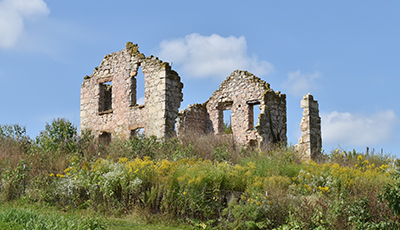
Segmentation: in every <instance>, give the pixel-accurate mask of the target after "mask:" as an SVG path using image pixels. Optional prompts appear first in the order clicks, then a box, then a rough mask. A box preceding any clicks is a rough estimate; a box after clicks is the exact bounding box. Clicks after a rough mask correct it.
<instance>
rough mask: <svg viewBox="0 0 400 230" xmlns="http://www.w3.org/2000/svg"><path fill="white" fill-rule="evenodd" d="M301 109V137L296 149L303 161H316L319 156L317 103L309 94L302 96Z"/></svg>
mask: <svg viewBox="0 0 400 230" xmlns="http://www.w3.org/2000/svg"><path fill="white" fill-rule="evenodd" d="M301 108H303V118H302V119H301V123H300V129H301V131H302V136H301V137H300V138H299V143H298V144H297V145H296V149H297V150H298V151H300V152H301V153H302V154H303V158H304V159H313V160H315V159H317V158H318V157H319V156H320V154H321V149H322V138H321V118H320V116H319V109H318V101H316V100H314V97H313V96H312V95H310V94H307V95H304V97H303V100H301Z"/></svg>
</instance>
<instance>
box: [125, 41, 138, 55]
mask: <svg viewBox="0 0 400 230" xmlns="http://www.w3.org/2000/svg"><path fill="white" fill-rule="evenodd" d="M125 49H126V50H127V51H128V52H129V53H130V54H131V55H137V54H139V53H140V52H139V46H138V44H133V43H132V42H127V43H126V45H125Z"/></svg>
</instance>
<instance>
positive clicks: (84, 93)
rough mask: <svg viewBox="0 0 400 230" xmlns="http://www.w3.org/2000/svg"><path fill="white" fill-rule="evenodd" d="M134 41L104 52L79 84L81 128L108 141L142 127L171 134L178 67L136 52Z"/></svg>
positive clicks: (178, 99) (179, 98) (177, 101)
mask: <svg viewBox="0 0 400 230" xmlns="http://www.w3.org/2000/svg"><path fill="white" fill-rule="evenodd" d="M138 48H139V47H138V45H137V44H132V43H131V42H128V43H127V44H126V47H125V49H123V50H121V51H118V52H115V53H111V54H109V55H106V56H104V59H103V61H102V62H101V64H100V66H99V67H96V68H95V70H94V72H93V74H91V75H90V76H86V77H85V78H84V81H83V83H82V87H81V125H80V127H81V130H86V129H90V130H92V131H94V132H95V133H96V134H97V135H98V136H99V137H104V138H106V139H107V140H108V139H109V137H110V134H111V136H118V137H121V138H128V137H130V136H131V135H133V134H134V133H136V132H135V130H137V129H139V128H144V134H145V135H146V136H151V135H155V136H157V137H159V138H162V137H172V136H174V135H175V120H176V118H177V116H178V110H179V107H180V103H181V102H182V100H183V99H182V98H183V94H182V88H183V84H182V83H181V79H180V77H179V75H178V73H177V72H175V71H174V70H172V69H171V67H170V66H169V64H168V63H166V62H162V61H161V60H158V58H157V57H153V56H148V57H145V55H144V54H142V53H140V52H139V50H138ZM139 67H141V68H142V71H143V75H144V81H145V93H144V97H145V102H144V105H138V104H137V100H138V98H137V86H136V82H137V81H136V76H137V73H138V71H139Z"/></svg>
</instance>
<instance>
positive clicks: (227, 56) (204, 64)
mask: <svg viewBox="0 0 400 230" xmlns="http://www.w3.org/2000/svg"><path fill="white" fill-rule="evenodd" d="M158 56H159V57H160V58H161V59H163V60H164V61H168V62H173V64H177V65H180V66H181V68H180V71H182V73H183V74H185V75H186V76H193V77H199V78H201V77H210V76H218V77H221V78H225V77H227V76H229V74H230V73H231V72H233V71H234V70H236V69H241V70H247V71H249V72H252V73H253V74H255V75H257V76H262V75H266V74H268V73H269V72H270V71H272V69H273V66H272V65H271V64H270V63H269V62H267V61H263V60H258V57H257V56H256V55H253V56H251V57H250V56H248V55H247V43H246V39H245V37H243V36H241V37H239V38H237V37H234V36H230V37H226V38H225V37H221V36H219V35H217V34H212V35H211V36H201V35H199V34H196V33H193V34H190V35H187V36H185V38H178V39H173V40H163V41H162V42H161V43H160V52H159V54H158Z"/></svg>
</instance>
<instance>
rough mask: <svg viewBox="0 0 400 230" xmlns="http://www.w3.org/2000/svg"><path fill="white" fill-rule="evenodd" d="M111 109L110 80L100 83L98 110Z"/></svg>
mask: <svg viewBox="0 0 400 230" xmlns="http://www.w3.org/2000/svg"><path fill="white" fill-rule="evenodd" d="M109 110H112V82H105V83H100V97H99V112H104V111H109Z"/></svg>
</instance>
